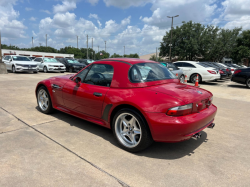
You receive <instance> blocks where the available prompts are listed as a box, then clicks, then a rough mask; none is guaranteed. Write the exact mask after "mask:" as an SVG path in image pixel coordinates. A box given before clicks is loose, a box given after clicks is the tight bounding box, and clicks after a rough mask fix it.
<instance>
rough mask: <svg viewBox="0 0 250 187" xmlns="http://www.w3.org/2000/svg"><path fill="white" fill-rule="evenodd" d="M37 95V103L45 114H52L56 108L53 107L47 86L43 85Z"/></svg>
mask: <svg viewBox="0 0 250 187" xmlns="http://www.w3.org/2000/svg"><path fill="white" fill-rule="evenodd" d="M44 94H45V95H44ZM36 95H37V105H38V108H39V109H40V111H41V112H42V113H44V114H51V113H52V112H53V111H54V108H53V107H52V103H51V98H50V95H49V92H48V90H47V88H46V87H45V86H41V87H40V88H39V89H38V91H37V93H36Z"/></svg>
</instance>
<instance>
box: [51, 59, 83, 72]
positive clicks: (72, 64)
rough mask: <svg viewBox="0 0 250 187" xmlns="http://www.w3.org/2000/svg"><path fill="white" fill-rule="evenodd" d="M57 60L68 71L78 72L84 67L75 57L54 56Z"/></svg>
mask: <svg viewBox="0 0 250 187" xmlns="http://www.w3.org/2000/svg"><path fill="white" fill-rule="evenodd" d="M56 60H57V61H59V62H61V63H62V64H64V65H65V66H66V71H68V72H78V71H80V70H81V69H82V68H85V67H86V65H85V64H82V63H79V62H78V61H77V60H75V59H69V58H56Z"/></svg>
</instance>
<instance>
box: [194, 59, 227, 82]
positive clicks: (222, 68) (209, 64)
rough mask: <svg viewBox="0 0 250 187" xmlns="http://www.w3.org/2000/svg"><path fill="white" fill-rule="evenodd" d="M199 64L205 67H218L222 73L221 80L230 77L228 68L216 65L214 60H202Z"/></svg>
mask: <svg viewBox="0 0 250 187" xmlns="http://www.w3.org/2000/svg"><path fill="white" fill-rule="evenodd" d="M199 64H200V65H201V66H204V67H213V68H216V69H217V70H218V71H219V73H220V80H222V79H226V78H228V77H229V73H228V72H227V69H226V68H225V67H220V66H219V65H216V64H214V63H213V62H200V63H199Z"/></svg>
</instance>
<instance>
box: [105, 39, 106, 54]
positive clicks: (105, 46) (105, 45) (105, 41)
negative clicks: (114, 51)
mask: <svg viewBox="0 0 250 187" xmlns="http://www.w3.org/2000/svg"><path fill="white" fill-rule="evenodd" d="M105 52H106V41H105Z"/></svg>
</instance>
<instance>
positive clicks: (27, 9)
mask: <svg viewBox="0 0 250 187" xmlns="http://www.w3.org/2000/svg"><path fill="white" fill-rule="evenodd" d="M25 10H26V11H31V10H33V8H29V7H26V8H25Z"/></svg>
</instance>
